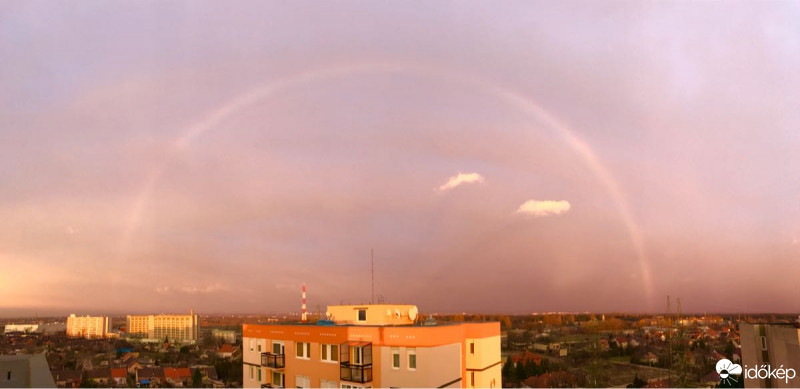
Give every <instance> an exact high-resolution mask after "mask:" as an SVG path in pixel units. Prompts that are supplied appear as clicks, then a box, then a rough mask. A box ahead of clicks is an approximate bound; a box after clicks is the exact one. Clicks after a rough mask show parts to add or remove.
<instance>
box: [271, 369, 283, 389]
mask: <svg viewBox="0 0 800 389" xmlns="http://www.w3.org/2000/svg"><path fill="white" fill-rule="evenodd" d="M272 386H277V387H283V386H284V385H283V373H280V372H277V371H274V372H272Z"/></svg>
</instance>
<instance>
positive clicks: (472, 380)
mask: <svg viewBox="0 0 800 389" xmlns="http://www.w3.org/2000/svg"><path fill="white" fill-rule="evenodd" d="M469 386H475V372H474V371H471V372H469Z"/></svg>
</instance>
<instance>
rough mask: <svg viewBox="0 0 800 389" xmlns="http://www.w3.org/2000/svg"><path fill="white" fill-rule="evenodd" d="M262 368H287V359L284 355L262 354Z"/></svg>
mask: <svg viewBox="0 0 800 389" xmlns="http://www.w3.org/2000/svg"><path fill="white" fill-rule="evenodd" d="M261 366H265V367H270V368H273V369H283V368H284V367H286V358H285V356H284V355H283V354H273V353H261Z"/></svg>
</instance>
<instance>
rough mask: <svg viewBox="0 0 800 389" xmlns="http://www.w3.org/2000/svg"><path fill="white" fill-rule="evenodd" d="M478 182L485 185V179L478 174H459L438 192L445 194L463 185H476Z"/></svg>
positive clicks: (451, 178)
mask: <svg viewBox="0 0 800 389" xmlns="http://www.w3.org/2000/svg"><path fill="white" fill-rule="evenodd" d="M476 182H477V183H483V182H485V179H484V178H483V176H482V175H480V174H478V173H458V175H456V176H453V177H450V179H448V180H447V182H445V183H444V184H443V185H442V186H440V187H439V188H438V189H437V191H438V192H439V193H443V192H446V191H448V190H450V189H453V188H455V187H457V186H459V185H461V184H474V183H476Z"/></svg>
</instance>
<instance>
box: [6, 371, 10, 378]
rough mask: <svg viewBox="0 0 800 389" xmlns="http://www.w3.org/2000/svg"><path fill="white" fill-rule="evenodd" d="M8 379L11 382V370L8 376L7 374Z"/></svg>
mask: <svg viewBox="0 0 800 389" xmlns="http://www.w3.org/2000/svg"><path fill="white" fill-rule="evenodd" d="M6 379H7V380H9V381H11V370H9V371H8V374H6Z"/></svg>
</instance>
